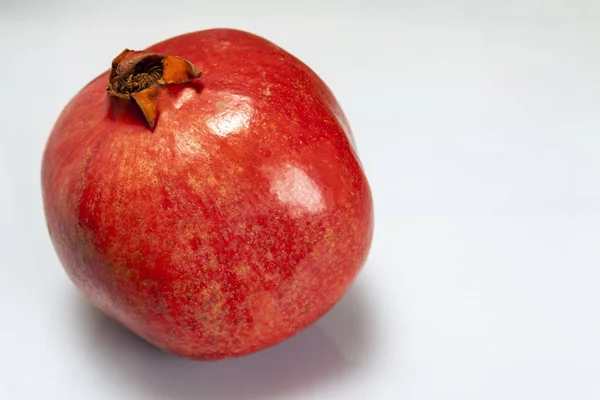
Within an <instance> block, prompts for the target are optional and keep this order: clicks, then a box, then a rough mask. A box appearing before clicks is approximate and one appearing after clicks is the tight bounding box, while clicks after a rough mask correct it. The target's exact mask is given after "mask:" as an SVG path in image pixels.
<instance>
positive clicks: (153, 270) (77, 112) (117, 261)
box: [42, 29, 373, 360]
mask: <svg viewBox="0 0 600 400" xmlns="http://www.w3.org/2000/svg"><path fill="white" fill-rule="evenodd" d="M147 51H151V52H157V53H160V54H166V55H176V56H180V57H183V58H185V59H187V60H189V61H190V62H191V63H193V64H194V65H196V66H197V67H198V68H199V69H200V70H201V71H202V77H201V78H200V79H197V80H194V81H192V82H188V83H185V84H180V85H172V86H166V87H164V88H162V89H161V91H160V94H159V98H158V112H159V114H158V120H157V123H156V127H155V129H154V130H150V129H149V128H148V127H147V126H146V125H145V124H144V121H143V119H142V118H141V117H140V113H139V112H138V110H137V109H136V108H135V106H134V105H133V104H129V103H127V102H115V101H114V100H111V99H109V97H108V96H107V90H106V87H107V80H108V72H107V73H104V74H102V75H101V76H99V77H98V78H96V79H94V80H93V81H92V82H90V83H89V84H88V85H87V86H85V87H84V88H83V89H82V90H81V91H80V92H79V93H78V94H77V95H76V96H75V97H74V98H73V99H72V100H71V101H70V102H69V104H68V105H67V106H66V107H65V109H64V110H63V112H62V114H61V115H60V117H59V118H58V120H57V122H56V124H55V126H54V128H53V130H52V132H51V134H50V137H49V139H48V142H47V145H46V149H45V152H44V156H43V161H42V192H43V200H44V208H45V214H46V219H47V225H48V230H49V233H50V237H51V240H52V243H53V245H54V247H55V249H56V252H57V254H58V257H59V259H60V261H61V263H62V265H63V267H64V269H65V271H66V272H67V274H68V276H69V277H70V279H71V280H72V281H73V282H74V283H75V285H76V286H77V287H78V289H79V290H80V291H81V292H82V293H83V295H84V296H85V297H86V298H87V299H89V300H90V301H91V302H92V303H93V304H94V305H95V306H96V307H98V308H100V309H101V310H102V311H104V312H105V313H106V314H107V315H109V316H110V317H112V318H114V319H115V320H117V321H119V322H120V323H122V324H123V325H125V326H126V327H128V328H129V329H131V330H132V331H133V332H135V333H136V334H138V335H140V336H141V337H143V338H144V339H146V340H147V341H149V342H151V343H153V344H154V345H156V346H158V347H159V348H161V349H164V350H165V351H168V352H171V353H174V354H176V355H179V356H183V357H187V358H193V359H203V360H211V359H222V358H226V357H233V356H241V355H244V354H248V353H252V352H255V351H258V350H260V349H263V348H266V347H268V346H271V345H274V344H276V343H278V342H280V341H282V340H284V339H286V338H288V337H290V336H292V335H294V334H295V333H297V332H298V331H300V330H302V329H303V328H305V327H307V326H308V325H310V324H311V323H313V322H315V321H316V320H317V319H318V318H319V317H321V316H323V315H324V314H325V313H326V312H327V311H328V310H329V309H330V308H331V307H333V305H334V304H335V303H336V302H338V301H339V300H340V298H341V297H342V296H343V294H344V293H345V292H346V290H347V289H348V287H349V286H350V284H351V283H352V282H353V280H354V279H355V277H356V275H357V273H358V272H359V270H360V269H361V267H362V265H363V264H364V262H365V260H366V257H367V254H368V251H369V248H370V245H371V240H372V234H373V205H372V198H371V192H370V189H369V185H368V182H367V179H366V178H365V175H364V173H363V170H362V166H361V164H360V161H359V160H358V157H357V155H356V152H355V148H354V145H353V140H352V135H351V132H350V128H349V126H348V123H347V121H346V119H345V117H344V114H343V113H342V110H341V109H340V107H339V105H338V103H337V101H336V100H335V98H334V96H333V95H332V93H331V92H330V90H329V89H328V88H327V86H326V85H325V84H324V83H323V82H322V81H321V79H320V78H319V77H318V76H317V75H316V74H315V73H314V72H312V71H311V70H310V69H309V68H308V67H307V66H306V65H304V64H303V63H302V62H301V61H299V60H298V59H296V58H295V57H293V56H292V55H290V54H289V53H287V52H285V51H284V50H282V49H281V48H279V47H277V46H276V45H274V44H272V43H271V42H269V41H267V40H265V39H263V38H260V37H258V36H255V35H252V34H249V33H246V32H242V31H237V30H231V29H214V30H207V31H199V32H194V33H190V34H186V35H182V36H178V37H174V38H172V39H169V40H166V41H164V42H161V43H158V44H156V45H154V46H152V47H150V48H149V49H147Z"/></svg>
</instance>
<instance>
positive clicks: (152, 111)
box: [107, 49, 202, 129]
mask: <svg viewBox="0 0 600 400" xmlns="http://www.w3.org/2000/svg"><path fill="white" fill-rule="evenodd" d="M200 75H202V73H201V72H200V70H199V69H198V68H196V66H195V65H193V64H192V63H190V62H189V61H187V60H186V59H184V58H181V57H176V56H164V55H162V54H157V53H147V52H142V51H133V50H128V49H125V50H123V52H122V53H121V54H119V55H118V56H117V57H116V58H115V59H114V60H113V62H112V68H111V70H110V76H109V78H108V88H107V90H108V94H109V95H110V96H112V97H116V98H120V99H126V100H132V101H133V102H134V103H135V104H137V106H138V107H139V109H140V111H141V112H142V114H143V116H144V119H145V120H146V123H147V124H148V126H149V127H150V128H151V129H152V128H154V125H155V123H156V114H157V106H158V90H159V88H160V87H162V86H165V85H169V84H172V83H185V82H189V81H191V80H192V79H196V78H198V77H200Z"/></svg>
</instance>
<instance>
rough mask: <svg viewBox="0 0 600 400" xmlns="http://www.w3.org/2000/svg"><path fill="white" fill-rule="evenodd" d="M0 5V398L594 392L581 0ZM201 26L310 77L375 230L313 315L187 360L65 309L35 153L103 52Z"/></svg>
mask: <svg viewBox="0 0 600 400" xmlns="http://www.w3.org/2000/svg"><path fill="white" fill-rule="evenodd" d="M13 3H14V4H11V5H7V4H2V5H0V11H1V12H0V37H1V38H2V39H1V41H0V54H1V55H2V63H1V64H0V76H1V77H2V78H1V79H2V95H1V96H0V110H2V111H1V112H0V118H1V119H0V122H1V125H0V126H1V127H2V128H1V130H2V134H1V135H0V192H1V195H0V218H1V220H0V222H1V230H0V239H1V240H0V248H1V254H0V257H1V258H0V265H1V267H2V269H1V273H2V275H1V279H0V296H1V297H0V316H1V318H2V319H1V321H2V322H1V328H0V349H1V354H2V358H1V361H0V398H1V399H10V400H13V399H40V398H42V399H59V400H71V399H77V400H79V399H86V400H106V399H127V400H138V399H139V400H155V399H169V400H195V399H250V400H252V399H271V398H274V399H333V400H335V399H342V400H346V399H395V400H398V399H411V400H429V399H457V400H469V399H486V400H495V399H498V400H505V399H523V400H530V399H544V400H552V399H565V400H567V399H569V400H570V399H582V400H584V399H585V400H587V399H598V398H600V343H599V339H600V312H599V308H600V290H598V286H599V281H600V269H599V267H600V254H599V243H600V157H599V154H600V135H599V133H600V113H599V110H600V74H599V72H598V71H600V51H599V49H600V24H599V23H598V21H600V4H599V3H598V2H592V1H587V2H586V1H564V2H559V1H545V2H541V1H540V2H537V1H515V0H513V1H503V2H497V1H472V2H464V1H462V2H456V1H455V2H450V1H445V2H442V1H440V2H439V3H434V2H432V1H412V2H408V1H406V2H405V1H392V0H390V1H388V2H385V1H364V2H363V1H358V0H355V1H351V2H346V3H347V4H343V3H342V2H333V1H332V2H325V1H303V2H297V4H296V5H293V6H291V5H286V4H285V2H275V1H273V2H265V1H244V2H242V1H239V2H233V1H226V2H217V1H211V2H199V1H189V2H187V3H181V5H180V6H178V7H175V6H173V7H171V6H167V4H171V3H169V2H167V1H164V0H163V1H162V2H152V1H150V0H148V1H146V2H144V3H143V4H145V5H140V4H138V5H135V4H132V2H131V3H130V2H117V1H116V0H115V1H110V2H104V5H95V6H92V5H90V4H92V3H96V2H91V1H85V2H84V1H77V2H69V1H66V0H64V1H61V2H55V3H54V4H55V5H54V6H50V5H48V3H46V2H43V1H42V0H39V1H20V2H16V1H15V2H13ZM70 3H72V4H70ZM98 3H101V2H98ZM201 3H204V4H201ZM269 3H271V4H269ZM107 4H110V5H111V7H113V8H112V9H109V8H107ZM117 4H118V6H117ZM493 4H496V5H495V6H493ZM497 4H502V5H501V6H499V5H497ZM170 8H172V9H174V10H175V12H173V13H171V11H170V10H169V9H170ZM117 9H118V10H119V11H118V12H117V11H116V10H117ZM218 26H227V27H237V28H242V29H246V30H249V31H252V32H255V33H258V34H260V35H262V36H265V37H267V38H269V39H271V40H272V41H274V42H276V43H278V44H279V45H281V46H282V47H284V48H285V49H287V50H288V51H290V52H292V53H294V54H295V55H297V56H298V57H300V58H301V59H302V60H304V61H305V62H306V63H307V64H309V65H310V66H311V67H312V68H313V69H314V70H315V71H316V72H317V73H318V74H319V75H320V76H321V77H322V78H323V79H324V80H325V81H326V82H327V83H328V84H329V85H330V87H331V88H332V89H333V91H334V92H335V93H336V95H337V97H338V99H339V100H340V102H341V104H342V106H343V107H344V109H345V111H346V113H347V116H348V118H349V120H350V122H351V124H352V126H353V129H354V132H355V136H356V141H357V143H358V147H359V152H360V155H361V157H362V161H363V163H364V166H365V168H366V171H367V174H368V177H369V179H370V182H371V184H372V189H373V195H374V199H375V205H376V231H375V238H374V242H373V247H372V251H371V255H370V258H369V261H368V263H367V265H366V268H365V270H364V272H363V273H362V275H361V276H360V278H359V280H358V282H357V283H356V285H355V286H354V287H353V288H352V289H351V291H350V292H349V294H348V295H347V296H346V297H345V298H344V300H343V301H342V302H341V303H340V304H339V305H338V306H337V307H336V308H335V309H334V310H333V311H332V312H331V313H330V314H328V315H327V316H326V317H325V318H323V319H322V320H321V321H320V322H318V323H317V324H316V325H315V326H313V327H311V328H309V329H308V330H306V331H305V332H303V333H302V334H300V335H298V336H297V337H295V338H293V339H291V340H289V341H287V342H285V343H284V344H281V345H279V346H276V347H274V348H271V349H269V350H267V351H264V352H262V353H258V354H256V355H253V356H249V357H246V358H242V359H238V360H232V361H225V362H220V363H194V362H189V361H183V360H180V359H176V358H174V357H170V356H166V355H163V354H161V353H160V352H158V351H155V350H154V349H153V348H151V347H150V346H147V345H145V344H144V343H142V342H141V341H139V340H137V339H136V338H134V337H133V336H132V335H130V334H128V333H127V332H125V331H124V330H123V329H121V328H120V327H118V326H116V325H115V324H113V323H112V322H110V321H109V320H107V319H106V318H104V317H103V316H101V315H100V314H99V313H98V312H95V311H94V310H92V309H91V308H89V307H88V306H86V305H85V304H84V303H83V301H82V300H81V299H80V297H79V295H78V294H77V293H76V291H75V290H74V289H73V287H72V285H71V284H70V282H69V281H68V279H67V278H66V276H65V274H64V273H63V271H62V269H61V267H60V265H59V263H58V261H57V258H56V256H55V254H54V251H53V249H52V247H51V245H50V241H49V239H48V237H47V233H46V228H45V223H44V220H43V213H42V205H41V197H40V188H39V167H40V160H41V154H42V150H43V147H44V144H45V139H46V137H47V135H48V133H49V131H50V129H51V127H52V124H53V123H54V121H55V119H56V117H57V116H58V113H59V112H60V110H61V109H62V107H63V106H64V105H65V104H66V102H67V101H68V100H69V99H70V98H71V97H72V96H73V95H74V94H75V92H76V91H77V90H79V88H80V87H81V86H83V85H84V84H85V83H87V81H89V80H90V79H92V78H93V77H95V76H96V75H97V74H99V73H100V72H101V71H102V70H105V69H106V68H107V67H108V62H109V61H110V60H111V59H112V57H113V56H114V55H115V54H117V53H118V52H119V51H121V50H122V49H123V48H124V47H126V46H127V47H132V48H141V47H145V46H147V45H149V44H151V43H153V42H156V41H158V40H161V39H164V38H167V37H170V36H173V35H175V34H179V33H184V32H187V31H193V30H199V29H205V28H209V27H218Z"/></svg>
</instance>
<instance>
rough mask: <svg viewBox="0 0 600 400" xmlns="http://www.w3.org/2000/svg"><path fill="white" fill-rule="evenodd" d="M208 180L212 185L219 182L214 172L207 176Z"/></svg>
mask: <svg viewBox="0 0 600 400" xmlns="http://www.w3.org/2000/svg"><path fill="white" fill-rule="evenodd" d="M206 182H207V183H208V184H209V185H210V186H215V185H216V184H217V180H216V179H215V177H214V175H213V174H210V176H209V177H208V178H206Z"/></svg>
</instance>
